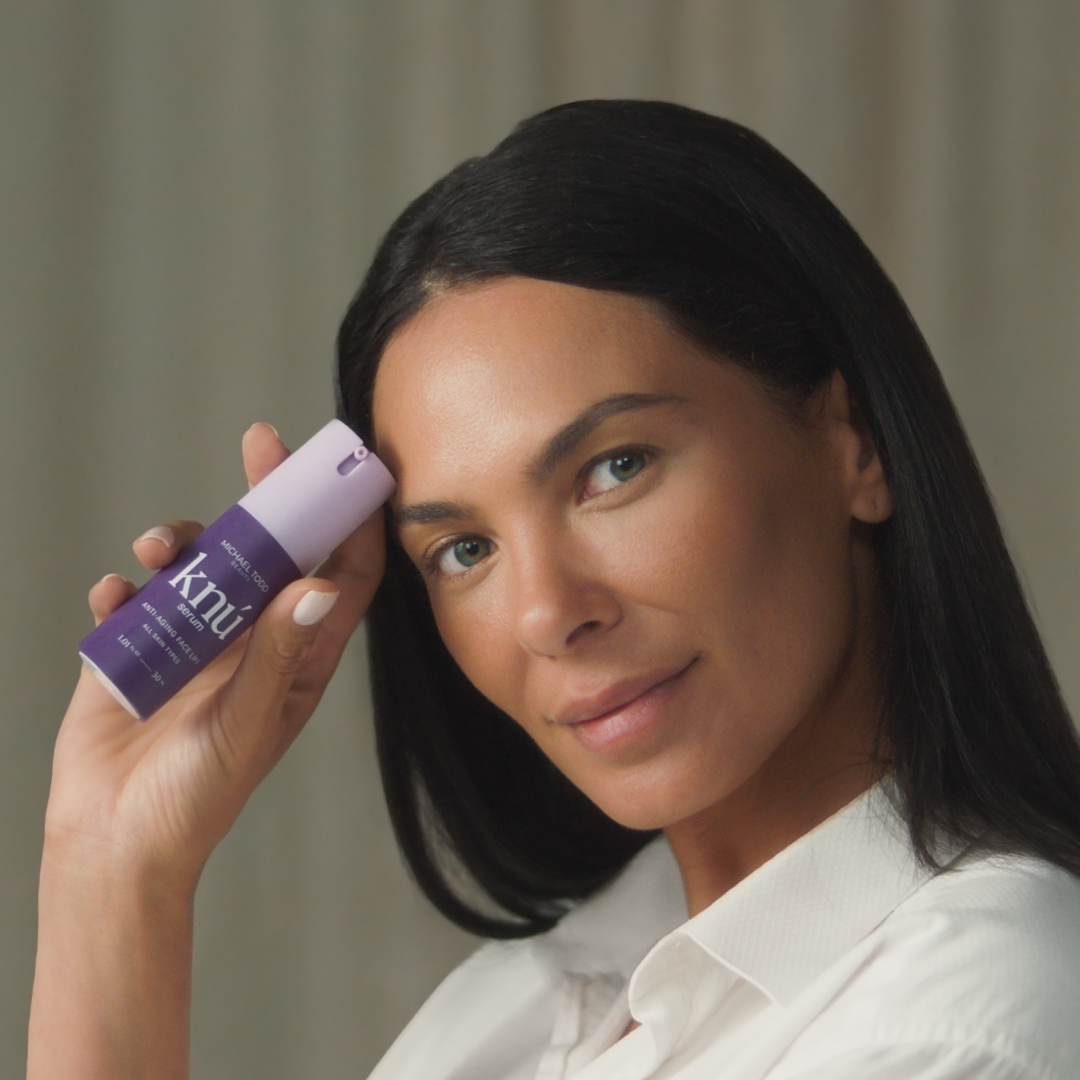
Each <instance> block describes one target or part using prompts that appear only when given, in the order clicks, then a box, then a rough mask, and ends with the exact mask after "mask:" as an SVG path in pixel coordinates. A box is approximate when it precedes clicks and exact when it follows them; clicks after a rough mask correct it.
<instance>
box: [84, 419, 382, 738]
mask: <svg viewBox="0 0 1080 1080" xmlns="http://www.w3.org/2000/svg"><path fill="white" fill-rule="evenodd" d="M393 490H394V479H393V477H392V476H391V475H390V473H389V472H388V471H387V469H386V466H384V465H383V463H382V462H381V461H379V459H378V458H377V457H376V456H375V455H374V454H372V453H371V452H370V451H369V450H368V449H367V447H365V446H364V444H363V442H362V441H361V439H360V437H359V436H358V435H356V434H355V432H353V431H352V430H351V429H350V428H349V427H347V426H346V425H345V424H343V423H341V421H340V420H331V421H330V423H329V424H327V425H326V426H325V427H324V428H323V429H322V430H321V431H319V432H317V433H316V434H315V435H314V436H313V437H312V438H311V439H309V440H308V441H307V442H306V443H304V445H303V446H301V447H300V449H299V450H297V451H296V452H295V453H294V454H292V455H291V456H290V457H288V458H286V460H285V461H283V462H282V463H281V464H280V465H279V466H278V467H277V468H276V469H274V471H273V472H272V473H270V475H269V476H267V477H266V478H265V479H264V480H263V481H262V482H261V483H259V484H256V485H255V487H253V488H252V489H251V490H250V491H249V492H248V493H247V495H245V496H244V497H243V498H242V499H241V500H240V501H239V502H238V503H237V504H236V505H235V506H233V507H231V508H230V509H229V510H226V511H225V513H224V514H222V515H221V517H219V518H218V519H217V520H216V521H215V522H214V523H213V524H212V525H210V526H209V527H208V528H207V529H206V530H205V531H204V532H203V533H202V534H201V535H200V536H199V537H198V538H197V539H196V540H195V541H194V542H193V543H192V544H190V545H189V546H188V547H186V548H185V549H184V550H183V551H182V552H181V553H180V554H179V555H178V556H177V558H176V559H175V560H174V561H173V563H172V564H170V565H169V566H167V567H165V568H164V569H163V570H159V571H158V573H157V574H155V575H154V576H153V577H152V578H151V579H150V580H149V581H148V582H147V583H146V584H145V585H144V586H143V587H142V588H141V589H140V590H139V591H138V592H137V593H136V594H135V595H134V596H133V597H131V598H130V599H129V600H127V601H126V602H125V603H124V604H122V605H121V606H120V607H119V608H117V610H116V611H114V612H113V613H112V615H110V616H109V617H108V618H107V619H106V620H105V621H104V622H102V624H101V625H100V626H98V627H97V628H96V629H95V630H93V631H91V632H90V633H89V634H88V635H87V636H86V637H85V638H84V639H83V640H82V642H81V643H80V645H79V654H80V656H81V657H82V658H83V660H84V661H85V662H86V664H87V665H88V666H89V667H90V668H91V669H92V670H93V671H94V673H95V674H96V675H97V677H98V679H99V680H100V681H101V682H102V684H103V685H104V686H105V687H106V689H108V690H109V692H110V693H111V694H112V695H113V697H115V698H116V699H117V701H119V702H120V704H121V705H123V706H124V708H125V709H127V710H128V712H130V713H131V714H132V715H133V716H136V717H138V718H139V719H140V720H145V719H147V717H149V716H150V715H151V714H152V713H154V712H156V711H157V710H158V709H159V708H161V706H162V705H164V704H165V702H167V701H168V700H169V699H170V698H171V697H172V696H173V695H174V694H176V693H177V692H178V691H180V690H181V689H183V687H184V686H186V685H187V683H188V682H189V681H190V680H191V679H192V678H194V676H195V675H197V674H198V673H199V672H200V671H201V670H202V669H203V668H204V667H206V666H207V665H208V664H209V663H210V662H211V661H212V660H214V658H215V657H217V656H218V655H219V654H220V653H221V652H222V651H223V650H224V649H225V648H227V647H228V645H230V644H231V643H232V641H233V640H235V638H237V637H239V636H240V635H241V634H242V633H243V632H244V631H245V630H246V629H248V627H250V625H251V624H252V623H253V622H254V621H255V619H256V618H258V616H259V614H260V612H262V610H263V609H264V608H265V607H266V605H267V604H269V603H270V601H271V600H272V599H273V598H274V597H275V596H276V595H277V594H278V593H279V592H280V591H281V590H282V589H283V588H285V586H286V585H288V584H289V583H290V582H292V581H295V580H296V579H297V578H300V577H303V576H304V575H306V574H309V573H311V571H312V570H314V569H315V567H316V566H318V565H319V563H321V562H322V561H323V559H325V558H326V557H327V555H329V554H330V552H331V551H333V550H334V548H336V547H337V546H338V544H340V543H341V542H342V541H343V540H344V539H345V538H346V537H347V536H348V535H349V534H350V533H352V532H353V531H355V530H356V529H357V528H358V527H359V526H360V525H361V524H362V523H363V522H364V521H365V520H366V519H367V518H369V517H370V516H371V515H372V514H373V513H374V512H375V511H376V510H377V509H378V508H379V507H380V506H381V505H382V504H383V503H384V502H385V501H386V500H387V499H388V498H389V497H390V495H391V493H392V492H393Z"/></svg>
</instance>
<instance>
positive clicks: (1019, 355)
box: [0, 0, 1080, 1080]
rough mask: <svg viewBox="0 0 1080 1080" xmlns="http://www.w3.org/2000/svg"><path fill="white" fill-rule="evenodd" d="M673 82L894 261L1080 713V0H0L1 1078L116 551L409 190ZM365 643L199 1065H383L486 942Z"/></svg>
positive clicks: (253, 824) (223, 959)
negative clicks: (407, 803)
mask: <svg viewBox="0 0 1080 1080" xmlns="http://www.w3.org/2000/svg"><path fill="white" fill-rule="evenodd" d="M594 96H595V97H617V96H632V97H662V98H669V99H673V100H677V101H682V102H684V103H686V104H690V105H695V106H697V107H700V108H704V109H707V110H709V111H712V112H717V113H720V114H723V115H728V116H731V117H733V118H735V119H738V120H741V121H743V122H745V123H747V124H749V125H750V126H752V127H754V128H756V129H757V130H759V131H760V132H761V133H762V134H764V135H765V136H766V137H767V138H769V139H770V140H772V141H773V142H774V143H776V145H778V146H779V148H780V149H781V150H783V151H784V152H786V153H787V154H788V155H789V156H791V157H792V158H793V159H794V160H795V161H796V162H797V163H798V164H799V165H801V166H802V167H803V168H804V169H805V170H806V171H808V172H809V173H810V175H811V176H812V177H813V178H814V179H815V180H817V182H818V183H820V184H821V185H822V186H823V187H824V188H825V190H826V191H827V192H828V193H829V194H830V195H831V196H832V197H833V198H834V199H835V200H836V201H837V202H838V204H839V205H840V207H841V209H843V210H844V212H845V213H847V214H848V216H849V217H850V218H851V219H852V221H853V222H854V223H855V225H856V227H857V228H858V229H859V230H860V231H861V232H862V233H863V235H864V236H865V237H866V239H867V240H868V242H869V243H870V245H871V247H872V248H873V249H874V250H875V252H876V253H877V254H878V256H879V257H880V258H881V259H882V261H883V262H884V264H885V266H886V268H887V269H888V270H889V271H890V273H892V274H893V276H894V277H895V279H896V280H897V282H898V284H899V285H900V288H901V291H902V292H903V293H904V294H905V296H906V297H907V299H908V301H909V303H910V304H911V306H912V308H913V310H914V313H915V315H916V317H917V319H918V320H919V322H920V324H921V325H922V327H923V329H924V331H925V332H926V334H927V336H928V338H929V340H930V343H931V345H932V347H933V348H934V350H935V352H936V354H937V356H938V359H939V361H940V363H941V364H942V367H943V369H944V371H945V373H946V377H947V380H948V382H949V384H950V386H951V388H952V390H953V392H954V394H955V396H956V398H957V401H958V404H959V406H960V410H961V413H962V415H963V416H964V418H965V422H966V423H967V425H968V428H969V431H970V434H971V437H972V440H973V442H974V444H975V447H976V450H977V452H978V454H979V457H980V460H981V461H982V463H983V466H984V468H985V471H986V473H987V476H988V479H989V482H990V485H991V488H992V490H993V492H994V494H995V498H996V499H997V502H998V505H999V508H1000V511H1001V514H1002V518H1003V520H1004V524H1005V527H1006V531H1007V535H1008V537H1009V539H1010V542H1011V544H1012V547H1013V550H1014V552H1015V554H1016V557H1017V559H1018V561H1019V563H1020V566H1021V569H1022V573H1023V575H1024V577H1025V580H1026V582H1027V583H1028V586H1029V588H1030V593H1031V596H1032V599H1033V602H1034V605H1035V607H1036V610H1037V613H1038V617H1039V621H1040V624H1041V626H1042V628H1043V630H1044V632H1045V634H1046V638H1047V641H1048V644H1049V647H1050V651H1051V654H1052V657H1053V658H1054V660H1055V661H1056V664H1057V668H1058V671H1059V674H1060V677H1061V680H1062V683H1063V686H1064V688H1065V691H1066V694H1067V696H1068V697H1069V698H1070V699H1071V700H1072V702H1073V703H1074V705H1075V704H1080V674H1078V668H1077V665H1076V664H1075V662H1074V661H1075V658H1076V656H1077V652H1078V650H1080V614H1078V611H1080V561H1078V559H1077V551H1078V550H1080V542H1078V541H1080V497H1078V495H1077V484H1076V480H1075V476H1076V473H1077V471H1078V470H1080V425H1078V424H1077V423H1076V420H1075V412H1076V409H1077V405H1078V404H1080V358H1078V348H1080V347H1078V345H1077V342H1078V341H1080V199H1078V192H1080V132H1078V125H1080V6H1078V5H1076V4H1073V3H1070V2H1069V0H878V2H874V3H868V2H866V0H814V2H813V3H793V2H790V0H738V2H735V0H398V2H393V0H384V2H377V0H309V2H307V3H304V4H302V5H301V4H293V3H288V2H286V0H263V2H260V3H256V2H254V0H226V2H223V3H222V2H217V3H211V2H209V0H192V2H190V3H185V4H169V3H165V2H162V0H97V2H96V3H93V4H85V3H81V2H77V0H9V2H8V3H6V4H5V5H4V6H3V10H2V11H0V155H2V168H0V374H2V391H0V492H2V493H3V502H4V505H3V512H2V513H0V550H2V553H3V558H4V564H5V566H6V571H7V578H8V582H9V585H8V589H9V592H8V604H7V613H8V614H7V618H6V619H4V620H3V621H2V622H0V679H2V680H3V701H4V703H5V706H4V717H3V724H2V725H0V740H2V743H3V753H0V799H2V800H3V815H2V819H3V822H4V824H3V827H2V828H0V843H2V848H0V852H2V858H3V867H4V872H3V875H2V876H0V919H2V920H3V933H2V934H0V960H2V962H3V964H4V970H5V973H6V977H5V978H4V979H3V980H0V1071H2V1072H3V1073H4V1075H11V1076H15V1075H18V1074H19V1071H20V1070H21V1069H22V1068H23V1060H24V1054H25V1034H24V1032H25V1023H26V1014H27V1006H28V1000H29V988H30V978H31V973H32V963H33V932H34V903H35V900H34V897H35V891H36V867H37V860H38V857H39V853H40V835H41V817H42V811H43V807H44V801H45V797H46V793H47V787H48V771H49V758H50V752H51V745H52V740H53V738H54V735H55V731H56V727H57V724H58V722H59V719H60V716H61V714H62V711H63V707H64V703H65V700H66V697H67V695H68V693H69V689H70V686H71V684H72V682H73V680H74V677H75V674H76V671H77V660H76V656H75V644H76V642H77V640H78V639H79V637H80V636H81V635H82V633H83V632H84V630H85V629H86V627H87V621H88V620H87V615H86V613H85V604H84V600H83V597H84V596H85V592H86V589H87V587H88V586H89V585H90V583H92V582H93V581H95V580H97V578H99V577H100V576H101V575H102V574H103V573H105V572H107V571H111V570H119V571H122V572H125V573H128V574H132V573H134V572H135V568H134V560H133V559H132V557H131V556H130V554H129V553H128V544H129V542H130V540H131V538H132V537H133V536H135V535H137V534H138V533H139V532H141V531H142V530H143V529H144V528H145V527H147V526H149V525H150V524H152V523H154V522H156V521H159V520H162V519H164V518H167V517H173V516H181V517H194V518H201V519H203V520H209V519H210V518H212V517H214V516H216V514H217V513H218V512H220V511H221V510H222V509H224V508H225V507H226V506H227V505H229V504H230V503H231V502H233V501H235V499H236V498H237V497H238V496H239V495H240V494H241V493H242V491H243V478H242V473H241V470H240V466H239V457H238V441H239V437H240V435H241V433H242V432H243V431H244V429H245V428H246V427H247V426H248V425H249V424H250V423H252V422H253V421H255V420H256V419H267V420H269V421H271V422H273V423H274V424H275V425H276V426H277V427H278V428H279V429H280V430H281V431H282V433H283V435H284V436H285V437H286V440H287V441H289V442H290V443H292V444H293V445H295V444H297V443H299V442H300V441H302V440H303V439H304V438H305V437H306V436H307V435H308V434H309V433H311V432H313V431H314V430H315V429H316V428H317V427H318V426H320V424H321V423H322V422H323V421H324V420H325V418H326V417H327V416H328V415H329V414H330V412H331V409H332V396H331V386H330V372H331V362H332V344H333V338H334V333H335V330H336V324H337V320H338V319H339V318H340V316H341V314H342V313H343V311H344V308H345V305H346V304H347V302H348V299H349V297H350V296H351V294H352V293H353V291H354V290H355V288H356V287H357V285H358V283H359V280H360V277H361V275H362V273H363V271H364V268H365V266H366V263H367V261H368V259H369V258H370V255H371V252H372V250H373V247H374V244H375V242H376V241H377V238H378V237H379V235H380V234H381V232H382V231H383V230H384V229H385V228H386V227H387V226H388V225H389V223H390V221H391V220H392V218H393V216H394V215H395V214H396V213H397V212H398V211H399V210H400V209H402V208H403V207H404V205H405V204H406V203H407V201H408V200H409V199H411V198H412V197H413V196H415V195H416V194H418V193H419V192H420V191H422V190H423V189H424V187H426V186H427V184H429V183H430V182H431V181H432V180H433V179H435V178H436V177H437V176H438V175H440V174H441V173H442V172H444V171H445V170H446V169H448V168H449V167H451V166H452V165H454V164H456V163H457V162H458V161H459V160H461V159H462V158H464V157H466V156H468V155H470V154H476V153H482V152H484V151H485V150H487V149H488V148H490V147H491V146H492V145H493V144H494V143H495V142H496V141H497V139H498V138H499V137H501V136H502V135H503V134H505V133H506V131H507V130H508V129H509V127H510V126H511V125H512V124H513V123H514V122H515V121H516V120H517V119H519V118H521V117H523V116H525V115H528V114H530V113H532V112H534V111H537V110H539V109H541V108H543V107H546V106H548V105H552V104H555V103H557V102H560V101H567V100H572V99H574V98H580V97H594ZM371 753H372V747H371V736H370V730H369V717H368V706H367V702H366V691H365V683H364V672H363V662H362V656H361V649H360V648H359V646H358V647H357V648H355V649H354V650H353V652H352V653H351V654H350V656H349V657H348V658H347V660H346V663H345V665H344V669H343V671H342V672H341V673H340V674H339V676H338V678H337V680H336V682H335V684H334V686H333V687H332V689H331V691H330V693H329V694H328V696H327V699H326V701H325V702H324V704H323V705H322V706H321V707H320V709H319V712H318V715H317V716H316V718H315V720H314V721H313V723H312V725H311V727H310V728H309V730H308V731H306V732H305V734H304V735H303V736H302V737H301V739H300V741H299V743H298V744H297V746H296V748H295V750H294V751H293V752H291V753H290V755H289V756H288V758H287V759H286V761H285V762H284V763H283V765H282V766H281V767H280V769H279V770H278V771H277V772H276V773H275V774H274V775H273V776H272V777H271V778H270V779H269V780H268V781H267V783H266V784H265V785H264V787H263V788H262V789H261V790H260V791H259V792H258V793H257V794H256V797H255V798H254V800H253V802H252V804H251V806H250V807H249V808H248V809H247V810H246V811H245V813H244V815H243V817H242V819H241V821H240V823H239V825H238V826H237V828H236V830H235V831H234V833H233V834H232V835H230V837H229V838H228V839H227V840H226V841H225V843H224V844H223V845H222V849H221V850H220V851H219V852H218V853H217V854H216V855H215V857H214V859H213V860H212V862H211V865H210V867H209V869H208V871H207V874H206V878H205V881H204V884H203V887H202V890H201V893H200V898H199V905H198V927H197V945H196V990H195V992H196V999H195V1010H194V1022H195V1032H194V1057H193V1076H195V1077H198V1078H200V1080H211V1078H213V1080H218V1078H222V1080H224V1078H229V1080H233V1078H235V1077H237V1076H259V1077H261V1078H262V1080H276V1078H279V1077H280V1078H285V1077H294V1076H301V1075H303V1076H312V1077H319V1078H325V1080H330V1078H336V1077H342V1078H344V1077H357V1076H363V1075H365V1073H366V1070H367V1069H369V1068H370V1067H371V1066H372V1065H373V1064H374V1062H375V1060H376V1059H377V1057H378V1055H379V1054H380V1052H381V1051H382V1049H383V1048H385V1046H386V1045H387V1044H388V1043H389V1041H390V1040H391V1039H392V1037H393V1036H394V1034H395V1033H396V1031H397V1030H399V1029H400V1027H401V1026H402V1024H403V1023H404V1022H405V1020H406V1019H407V1018H408V1016H409V1015H410V1014H411V1012H412V1011H413V1010H414V1009H415V1008H416V1006H417V1005H418V1004H419V1003H420V1001H422V1000H423V997H424V996H425V994H426V993H427V991H428V990H429V989H430V988H431V986H432V985H433V983H434V982H435V981H436V980H437V979H438V978H439V977H440V975H441V973H442V972H444V971H446V970H447V969H448V968H449V967H450V966H451V965H452V964H453V963H454V962H455V961H456V960H457V959H458V958H459V957H460V956H462V955H464V953H465V952H466V951H467V950H468V949H469V948H471V945H472V943H471V942H470V941H469V940H468V939H467V938H466V937H465V935H462V934H459V933H457V932H455V931H452V930H450V929H449V928H447V927H445V926H444V925H443V924H441V922H440V920H439V919H438V917H437V916H435V915H434V914H433V913H431V912H430V911H429V910H428V909H427V907H426V905H425V903H424V902H423V901H421V900H420V899H419V898H418V896H417V895H416V893H415V890H414V889H413V888H412V886H411V885H410V883H409V882H408V880H407V878H406V875H405V873H404V871H403V870H402V868H401V865H400V862H399V860H398V858H397V855H396V853H395V850H394V847H393V842H392V840H391V838H390V837H389V835H388V831H387V826H386V821H385V813H384V811H383V809H382V806H381V796H380V793H379V790H378V783H377V777H376V772H375V768H374V765H373V762H372V757H371Z"/></svg>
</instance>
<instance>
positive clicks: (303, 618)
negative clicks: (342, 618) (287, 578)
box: [292, 589, 341, 626]
mask: <svg viewBox="0 0 1080 1080" xmlns="http://www.w3.org/2000/svg"><path fill="white" fill-rule="evenodd" d="M340 595H341V593H337V592H318V591H317V590H315V589H312V590H311V592H309V593H304V595H303V596H302V597H301V598H300V601H299V603H297V605H296V607H294V608H293V613H292V617H293V622H294V623H296V625H297V626H314V625H315V624H316V623H320V622H322V621H323V619H325V618H326V616H327V615H329V614H330V612H331V610H332V609H333V607H334V605H335V604H336V603H337V601H338V597H339V596H340Z"/></svg>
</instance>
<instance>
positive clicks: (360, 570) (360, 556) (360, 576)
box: [318, 508, 386, 644]
mask: <svg viewBox="0 0 1080 1080" xmlns="http://www.w3.org/2000/svg"><path fill="white" fill-rule="evenodd" d="M385 567H386V536H385V527H384V524H383V510H382V509H381V508H380V509H379V510H377V511H376V512H375V513H374V514H373V515H372V516H371V517H369V518H368V519H367V521H365V522H364V523H363V524H362V525H361V526H360V527H359V528H358V529H357V530H356V531H355V532H353V533H352V534H351V535H350V536H348V537H347V538H346V539H345V540H344V541H342V543H341V544H339V545H338V547H337V548H336V549H335V550H334V551H333V552H332V553H331V555H330V557H329V558H328V559H327V560H326V562H324V563H323V564H322V566H320V567H319V569H318V575H319V577H320V578H323V579H325V580H326V581H329V582H331V583H332V584H333V585H336V586H337V588H338V590H339V591H340V592H341V602H340V603H339V604H338V605H337V606H336V607H335V609H334V611H333V613H332V615H331V616H330V617H329V618H328V619H327V621H326V630H327V632H329V633H332V634H334V635H335V636H337V635H338V634H342V635H343V636H344V637H345V638H348V636H349V635H350V634H351V633H352V632H353V630H355V629H356V624H357V623H358V622H359V621H360V620H361V619H362V618H363V617H364V615H365V614H366V613H367V609H368V607H369V606H370V605H371V599H372V597H373V596H374V595H375V591H376V589H378V587H379V582H380V581H382V576H383V571H384V569H385ZM343 644H344V643H343Z"/></svg>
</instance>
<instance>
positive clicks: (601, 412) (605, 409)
mask: <svg viewBox="0 0 1080 1080" xmlns="http://www.w3.org/2000/svg"><path fill="white" fill-rule="evenodd" d="M685 400H686V399H685V398H682V397H679V396H677V395H675V394H612V395H611V396H610V397H606V398H603V399H601V400H600V401H596V402H593V404H592V405H589V406H587V407H586V408H584V409H582V411H581V412H580V413H578V415H577V416H575V417H574V419H573V420H571V421H570V422H569V423H568V424H566V425H564V426H563V427H561V428H559V430H558V431H557V432H555V434H554V435H552V437H551V438H550V439H548V441H547V443H545V445H544V447H543V449H542V450H541V451H540V452H539V453H538V454H536V455H534V456H533V458H532V459H531V460H530V461H529V464H528V465H527V466H526V467H525V475H526V477H527V478H528V479H529V480H530V481H531V482H532V483H533V484H535V485H536V486H537V487H539V486H540V485H541V484H543V483H544V481H546V480H547V479H548V478H549V477H550V476H551V474H552V473H553V472H554V471H555V469H556V468H558V466H559V464H560V462H562V461H563V460H565V459H566V458H567V457H568V456H569V455H570V454H572V453H573V452H574V451H575V450H576V449H577V448H578V446H580V445H581V443H583V442H584V441H585V440H586V439H587V438H588V437H589V436H590V435H591V434H592V433H593V432H594V431H595V430H596V429H597V428H598V427H599V426H600V425H601V424H602V423H604V421H605V420H609V419H610V418H611V417H613V416H618V415H619V414H620V413H625V412H633V411H636V410H639V409H651V408H655V407H656V406H657V405H670V404H672V403H673V402H682V401H685ZM475 516H476V512H475V510H474V509H473V507H471V506H468V505H466V504H463V503H455V502H423V503H413V504H412V505H410V506H402V507H399V508H398V510H397V511H396V512H395V513H394V517H395V518H396V519H397V524H398V527H399V528H400V527H401V526H402V525H435V524H438V523H440V522H443V521H465V520H467V519H469V518H472V517H475Z"/></svg>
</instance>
